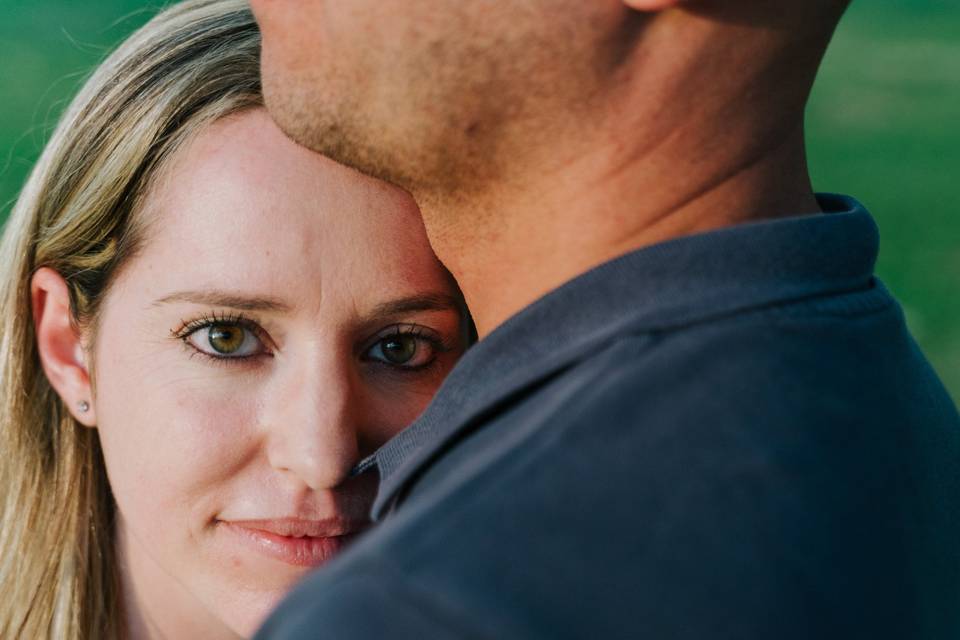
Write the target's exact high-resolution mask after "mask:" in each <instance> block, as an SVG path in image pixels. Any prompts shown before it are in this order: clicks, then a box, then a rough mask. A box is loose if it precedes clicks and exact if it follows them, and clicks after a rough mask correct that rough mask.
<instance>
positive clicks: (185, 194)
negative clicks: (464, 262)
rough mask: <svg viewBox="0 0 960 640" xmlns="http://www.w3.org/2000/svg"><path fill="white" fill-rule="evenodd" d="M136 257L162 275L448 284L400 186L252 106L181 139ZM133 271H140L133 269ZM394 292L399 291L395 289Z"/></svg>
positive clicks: (290, 283) (302, 286) (168, 279)
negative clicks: (314, 146)
mask: <svg viewBox="0 0 960 640" xmlns="http://www.w3.org/2000/svg"><path fill="white" fill-rule="evenodd" d="M145 211H146V213H147V218H148V220H149V223H148V225H147V233H146V237H145V241H144V244H143V247H142V251H141V253H140V254H139V255H138V256H137V257H136V258H134V261H133V262H138V263H141V265H140V269H138V268H137V265H136V264H131V265H130V270H131V271H133V272H137V271H144V270H148V271H149V272H150V273H151V277H152V278H153V279H154V285H155V286H158V287H159V286H164V287H166V288H178V289H184V290H185V289H195V288H196V287H197V286H201V285H203V286H213V285H216V287H217V288H218V289H220V290H223V289H231V290H238V289H244V288H249V289H256V290H258V291H260V292H262V293H265V292H272V294H273V297H276V293H277V292H278V291H280V292H284V293H289V294H294V293H295V295H296V296H302V295H307V294H308V293H309V291H312V290H315V289H317V288H318V287H322V288H326V289H331V288H333V289H335V288H337V287H343V286H349V287H350V288H351V289H352V291H353V293H352V295H354V296H356V295H364V294H365V293H369V295H371V296H376V295H377V291H378V290H379V289H383V290H384V291H387V290H391V291H393V294H394V295H395V294H396V292H397V290H398V288H399V289H403V290H405V291H406V292H409V293H411V294H414V293H418V292H420V291H422V290H423V289H424V288H427V289H434V290H436V289H442V290H446V289H448V288H449V286H448V283H447V278H446V273H445V272H444V271H443V269H442V267H441V266H440V264H439V262H437V260H436V258H435V257H434V255H433V253H432V251H431V250H430V247H429V243H428V241H427V238H426V233H425V231H424V229H423V223H422V221H421V219H420V216H419V212H418V210H417V208H416V205H415V204H414V203H413V201H412V199H410V197H409V196H408V195H407V194H406V193H405V192H403V191H401V190H399V189H396V188H394V187H392V186H389V185H386V184H384V183H382V182H379V181H376V180H374V179H372V178H368V177H366V176H363V175H362V174H359V173H357V172H355V171H353V170H352V169H348V168H346V167H343V166H341V165H339V164H336V163H334V162H333V161H331V160H328V159H326V158H323V157H322V156H319V155H317V154H314V153H313V152H310V151H307V150H305V149H303V148H302V147H299V146H297V145H296V144H295V143H292V142H290V141H289V140H288V139H287V138H286V137H285V136H284V135H283V133H282V132H281V131H280V130H279V129H278V128H277V127H276V125H274V124H273V123H272V121H270V119H269V117H268V116H267V115H266V112H264V111H262V110H256V111H252V112H246V113H244V114H240V115H238V116H233V117H230V118H228V119H225V120H223V121H221V122H218V123H215V124H214V125H212V126H211V127H209V128H208V129H206V130H205V131H203V132H201V133H200V134H198V135H197V137H196V138H195V139H194V140H192V141H191V142H190V143H189V144H188V145H186V146H185V147H184V148H182V149H181V150H180V152H179V153H178V156H177V157H176V158H175V159H174V160H173V162H172V163H171V164H170V166H169V167H168V169H167V170H166V171H165V172H164V175H163V177H162V179H161V180H159V181H158V182H157V184H156V185H155V188H154V189H153V190H152V192H151V193H150V194H149V196H148V198H147V201H146V202H145ZM131 277H135V273H132V274H131ZM394 295H391V297H394Z"/></svg>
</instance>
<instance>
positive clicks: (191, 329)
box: [171, 311, 454, 374]
mask: <svg viewBox="0 0 960 640" xmlns="http://www.w3.org/2000/svg"><path fill="white" fill-rule="evenodd" d="M216 325H233V326H238V327H242V328H244V329H246V330H247V331H250V332H251V333H253V334H254V335H255V336H256V338H257V339H258V340H260V342H261V343H265V342H266V340H265V338H264V335H263V334H264V331H263V329H262V328H261V327H260V325H259V324H258V323H257V322H256V321H255V320H252V319H250V318H247V317H246V316H244V315H243V314H240V313H225V312H221V313H218V312H216V311H211V312H209V313H207V314H205V315H203V316H200V317H198V318H195V319H193V320H181V322H180V326H179V327H178V328H177V329H175V330H173V331H172V332H171V333H172V334H173V337H174V338H176V339H177V340H180V341H181V342H182V343H183V344H184V346H185V347H187V348H189V349H190V351H191V352H192V353H191V354H190V356H191V357H194V356H199V357H202V358H205V359H206V360H208V361H211V362H213V363H215V364H219V365H227V366H229V365H232V364H243V363H244V362H246V361H248V360H251V359H253V358H256V357H259V356H264V355H272V354H271V353H270V352H269V351H267V352H266V353H257V354H252V355H249V356H233V357H228V356H214V355H211V354H209V353H205V352H203V351H200V350H199V349H197V348H196V347H195V346H193V345H192V344H191V343H190V341H189V340H188V338H189V337H190V336H191V335H193V334H194V333H196V332H197V331H199V330H201V329H206V328H208V327H212V326H216ZM403 336H413V337H415V338H416V339H418V340H422V341H424V342H426V343H427V344H428V345H429V346H430V348H432V349H433V350H434V352H435V355H434V357H433V358H432V359H431V360H430V362H427V363H425V364H422V365H419V366H415V367H405V366H403V365H391V364H389V363H387V362H383V361H382V360H378V359H375V358H367V357H365V354H366V353H368V352H369V351H370V350H371V349H372V348H373V347H375V346H376V345H377V344H378V343H380V342H383V341H385V340H388V339H390V338H398V337H403ZM453 349H454V347H453V346H451V345H449V344H447V343H446V341H445V340H443V339H442V338H441V337H438V336H436V335H433V334H432V332H430V331H429V330H427V329H426V328H424V327H422V326H420V325H415V324H395V325H393V326H390V327H388V328H386V329H384V330H382V331H380V332H379V333H377V334H376V335H375V336H374V337H373V338H371V339H370V340H368V341H367V342H366V344H365V345H364V347H363V348H362V349H361V350H360V356H361V358H362V359H363V361H364V362H369V363H371V364H373V365H375V366H382V367H383V368H385V369H387V370H389V371H391V372H396V373H401V374H414V373H422V372H425V371H428V370H429V369H431V368H433V367H434V366H435V365H436V364H437V360H438V359H439V358H438V357H437V356H439V355H440V354H443V353H448V352H450V351H453Z"/></svg>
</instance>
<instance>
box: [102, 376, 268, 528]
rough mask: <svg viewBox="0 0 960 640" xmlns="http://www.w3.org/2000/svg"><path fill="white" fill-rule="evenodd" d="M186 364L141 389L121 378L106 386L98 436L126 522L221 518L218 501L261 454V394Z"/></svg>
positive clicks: (193, 524) (148, 379)
mask: <svg viewBox="0 0 960 640" xmlns="http://www.w3.org/2000/svg"><path fill="white" fill-rule="evenodd" d="M186 364H187V365H189V366H184V367H180V368H175V367H168V366H162V365H161V366H158V367H157V368H156V369H155V370H154V373H153V375H152V376H146V377H144V378H141V379H140V380H139V381H137V383H136V384H130V382H131V381H132V377H131V376H129V375H122V374H123V371H122V370H117V371H114V372H112V373H116V374H118V375H117V377H116V379H114V380H104V383H103V384H102V385H101V388H102V389H103V390H104V392H105V394H104V396H102V397H100V398H98V401H97V404H98V407H97V408H98V418H99V424H98V428H99V429H100V432H101V433H100V435H101V440H102V443H103V450H104V458H105V462H106V466H107V471H108V474H109V476H110V481H111V486H112V488H113V491H114V494H115V496H116V499H117V502H118V504H119V506H120V508H121V511H122V512H123V513H124V514H125V515H126V516H127V517H134V516H135V515H136V514H138V513H142V514H143V516H144V517H149V518H156V517H159V516H160V515H162V514H164V513H165V514H166V515H167V517H169V516H170V514H173V513H177V512H181V511H182V510H183V509H184V508H187V509H191V507H192V506H193V505H196V504H204V505H209V509H208V510H215V509H216V507H217V505H216V496H217V495H219V494H221V493H223V492H225V489H226V486H225V485H226V484H228V482H229V479H230V477H231V476H232V475H233V474H236V473H237V472H238V467H239V466H240V465H242V463H243V460H247V459H249V455H248V454H249V448H250V447H251V446H255V440H256V437H255V432H256V426H255V425H256V406H257V400H258V398H257V394H256V387H255V386H254V385H251V384H250V383H249V381H247V383H246V384H243V383H242V382H241V381H238V380H237V379H235V378H231V377H230V376H225V375H222V373H223V372H221V373H220V375H213V376H211V375H210V374H209V372H207V373H206V374H205V373H204V372H203V371H196V369H197V368H198V363H196V362H187V363H186ZM184 369H186V370H184ZM190 369H193V370H194V371H189V370H190ZM103 373H104V375H108V374H110V373H111V372H107V371H104V372H103ZM107 390H109V391H107ZM101 407H102V410H101ZM191 511H192V509H191ZM209 515H213V513H211V514H209ZM193 517H194V518H196V517H202V514H195V516H193ZM131 524H132V523H131ZM185 524H189V526H190V527H191V528H195V527H197V526H200V525H201V524H202V523H200V522H191V523H182V522H181V523H180V525H181V526H183V525H185Z"/></svg>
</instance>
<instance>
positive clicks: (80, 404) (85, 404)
mask: <svg viewBox="0 0 960 640" xmlns="http://www.w3.org/2000/svg"><path fill="white" fill-rule="evenodd" d="M77 409H80V413H86V412H87V411H90V403H89V402H87V401H86V400H81V401H80V402H78V403H77Z"/></svg>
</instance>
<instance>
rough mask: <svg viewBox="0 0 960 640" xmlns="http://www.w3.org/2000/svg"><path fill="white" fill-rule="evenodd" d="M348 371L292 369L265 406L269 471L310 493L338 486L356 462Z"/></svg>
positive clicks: (319, 365) (318, 365)
mask: <svg viewBox="0 0 960 640" xmlns="http://www.w3.org/2000/svg"><path fill="white" fill-rule="evenodd" d="M352 387H353V383H352V372H351V371H350V370H349V367H348V366H345V365H344V364H343V363H333V362H330V360H329V359H326V361H325V362H319V361H316V362H314V363H313V364H306V365H304V366H301V367H296V368H295V369H294V368H291V370H290V371H289V372H288V374H287V375H285V376H283V379H282V381H277V384H276V386H275V387H274V389H275V393H273V394H271V398H270V399H269V400H268V401H267V405H266V406H265V407H264V411H263V413H262V421H263V425H264V427H265V429H266V430H267V440H266V442H267V445H266V446H267V458H268V459H269V461H270V464H271V466H272V467H273V468H274V469H276V470H278V471H280V472H282V473H285V474H289V475H292V476H295V477H296V478H297V479H299V480H300V481H301V482H303V483H304V484H305V485H306V486H308V487H310V488H311V489H314V490H323V489H331V488H333V487H335V486H337V485H339V484H340V483H341V482H343V481H344V480H345V479H346V478H347V476H348V474H349V472H350V470H351V469H352V468H353V466H354V465H355V464H356V463H357V462H358V459H359V446H358V440H357V431H358V425H357V416H358V415H359V413H360V412H359V411H358V407H356V401H355V394H354V393H353V392H352Z"/></svg>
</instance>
